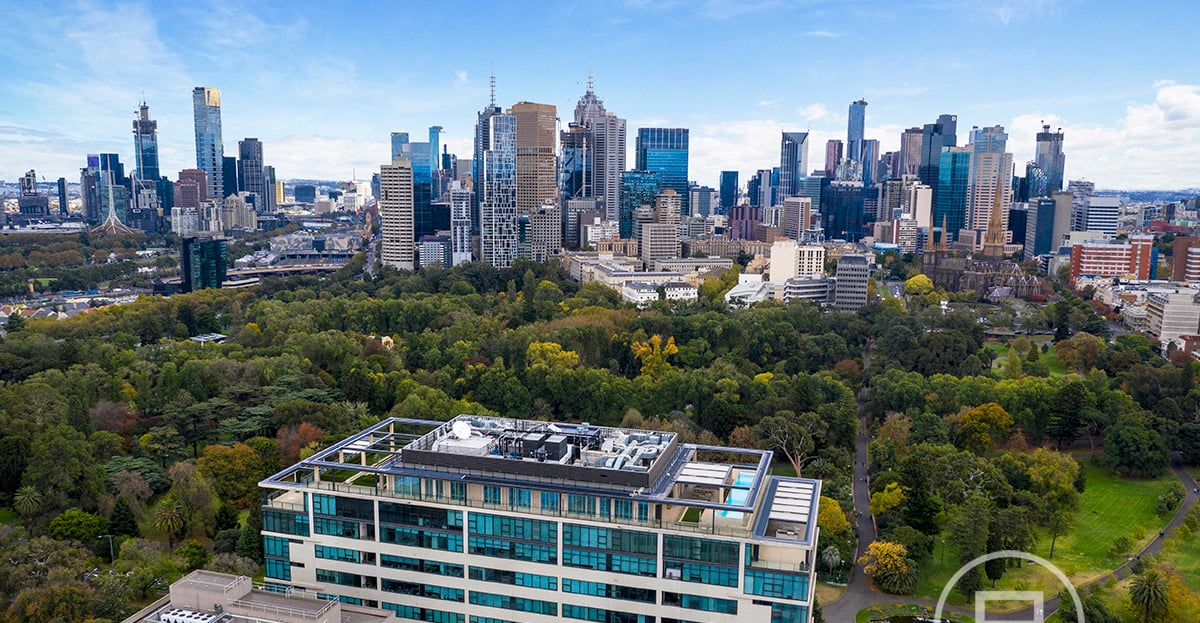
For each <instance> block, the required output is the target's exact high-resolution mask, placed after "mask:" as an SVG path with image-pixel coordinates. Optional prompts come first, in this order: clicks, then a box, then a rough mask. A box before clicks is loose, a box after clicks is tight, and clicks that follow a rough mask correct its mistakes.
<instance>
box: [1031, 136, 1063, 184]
mask: <svg viewBox="0 0 1200 623" xmlns="http://www.w3.org/2000/svg"><path fill="white" fill-rule="evenodd" d="M1034 163H1035V164H1036V165H1037V166H1038V168H1040V169H1041V170H1042V171H1044V172H1045V173H1046V188H1047V189H1046V192H1047V194H1049V193H1054V192H1057V191H1060V190H1062V189H1063V171H1064V170H1065V169H1066V163H1067V156H1066V154H1064V153H1063V133H1062V128H1059V129H1058V131H1057V132H1051V131H1050V126H1049V125H1043V126H1042V131H1041V132H1038V134H1037V153H1036V155H1035V156H1034Z"/></svg>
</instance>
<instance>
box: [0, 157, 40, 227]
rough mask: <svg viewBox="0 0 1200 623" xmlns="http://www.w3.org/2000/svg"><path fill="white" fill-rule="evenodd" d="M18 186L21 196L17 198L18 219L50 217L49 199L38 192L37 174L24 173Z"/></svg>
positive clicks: (31, 171)
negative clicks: (19, 186)
mask: <svg viewBox="0 0 1200 623" xmlns="http://www.w3.org/2000/svg"><path fill="white" fill-rule="evenodd" d="M20 185H21V194H20V196H18V197H17V206H18V208H19V210H20V215H21V216H20V218H21V219H22V220H31V219H37V218H45V217H48V216H50V198H49V197H47V196H46V195H43V194H41V193H39V192H38V190H37V173H36V172H34V171H33V170H32V169H31V170H29V171H28V172H26V173H25V175H24V176H22V177H21V184H20ZM0 218H2V217H0Z"/></svg>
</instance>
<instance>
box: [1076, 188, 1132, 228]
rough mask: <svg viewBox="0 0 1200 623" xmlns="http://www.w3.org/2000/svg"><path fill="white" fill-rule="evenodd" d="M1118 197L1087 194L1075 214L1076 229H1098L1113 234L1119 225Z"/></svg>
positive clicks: (1119, 202) (1119, 208) (1119, 209)
mask: <svg viewBox="0 0 1200 623" xmlns="http://www.w3.org/2000/svg"><path fill="white" fill-rule="evenodd" d="M1120 216H1121V199H1120V197H1100V196H1097V195H1088V196H1087V197H1085V198H1084V200H1083V207H1082V209H1081V210H1080V211H1079V212H1078V213H1077V214H1076V215H1075V218H1076V221H1075V224H1076V226H1075V230H1076V231H1098V232H1103V233H1105V234H1108V235H1110V236H1114V235H1116V233H1117V229H1118V227H1120Z"/></svg>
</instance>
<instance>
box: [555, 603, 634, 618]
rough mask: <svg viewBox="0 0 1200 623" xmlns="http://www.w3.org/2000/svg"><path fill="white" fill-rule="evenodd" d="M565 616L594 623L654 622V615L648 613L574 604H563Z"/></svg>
mask: <svg viewBox="0 0 1200 623" xmlns="http://www.w3.org/2000/svg"><path fill="white" fill-rule="evenodd" d="M563 616H564V617H566V618H568V619H579V620H581V621H593V622H594V623H654V617H652V616H650V615H646V614H634V613H632V612H619V611H617V610H605V609H604V608H588V607H586V606H576V605H574V604H563Z"/></svg>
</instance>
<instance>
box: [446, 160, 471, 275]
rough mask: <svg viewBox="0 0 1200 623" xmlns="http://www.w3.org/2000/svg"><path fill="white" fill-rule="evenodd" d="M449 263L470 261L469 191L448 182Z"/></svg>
mask: <svg viewBox="0 0 1200 623" xmlns="http://www.w3.org/2000/svg"><path fill="white" fill-rule="evenodd" d="M449 194H450V258H451V259H450V265H451V266H458V265H459V264H462V263H465V262H470V261H471V191H469V190H467V189H466V188H463V187H462V184H461V183H459V182H458V181H457V180H455V181H453V182H451V183H450V191H449Z"/></svg>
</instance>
